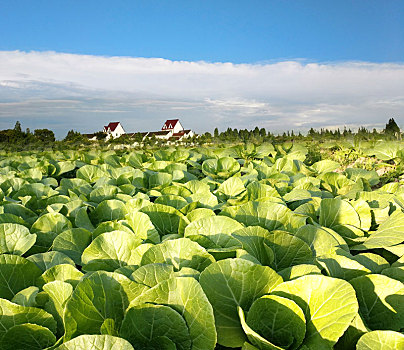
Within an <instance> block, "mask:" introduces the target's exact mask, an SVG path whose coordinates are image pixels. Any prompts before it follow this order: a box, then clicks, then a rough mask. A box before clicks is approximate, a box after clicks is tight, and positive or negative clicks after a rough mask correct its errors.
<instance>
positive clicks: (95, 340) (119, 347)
mask: <svg viewBox="0 0 404 350" xmlns="http://www.w3.org/2000/svg"><path fill="white" fill-rule="evenodd" d="M83 349H85V350H134V349H133V346H132V345H130V343H129V342H128V341H127V340H125V339H122V338H118V337H114V336H112V335H89V334H86V335H80V336H78V337H77V338H74V339H72V340H69V341H68V342H66V343H63V344H62V345H60V346H58V347H57V348H56V349H55V350H83Z"/></svg>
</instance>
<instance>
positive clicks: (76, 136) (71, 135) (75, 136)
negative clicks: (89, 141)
mask: <svg viewBox="0 0 404 350" xmlns="http://www.w3.org/2000/svg"><path fill="white" fill-rule="evenodd" d="M83 139H84V137H83V135H82V134H80V133H79V132H78V131H74V130H69V131H68V132H67V135H66V137H65V138H64V140H63V141H68V142H81V141H83Z"/></svg>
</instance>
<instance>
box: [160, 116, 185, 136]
mask: <svg viewBox="0 0 404 350" xmlns="http://www.w3.org/2000/svg"><path fill="white" fill-rule="evenodd" d="M161 130H163V131H167V130H170V131H171V130H172V132H173V134H175V133H178V132H180V131H182V130H184V128H183V126H182V125H181V123H180V120H179V119H169V120H166V122H165V123H164V125H163V127H162V128H161Z"/></svg>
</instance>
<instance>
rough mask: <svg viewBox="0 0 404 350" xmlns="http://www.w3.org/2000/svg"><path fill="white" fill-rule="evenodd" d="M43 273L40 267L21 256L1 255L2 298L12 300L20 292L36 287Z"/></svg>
mask: <svg viewBox="0 0 404 350" xmlns="http://www.w3.org/2000/svg"><path fill="white" fill-rule="evenodd" d="M41 273H42V272H41V270H40V269H39V267H38V266H36V265H35V264H34V263H33V262H31V261H29V260H27V259H25V258H23V257H21V256H18V255H9V254H2V255H0V298H5V299H9V300H11V299H12V298H13V297H14V296H15V295H16V294H17V293H18V292H19V291H21V290H23V289H25V288H27V287H30V286H34V285H35V282H36V279H37V278H38V277H39V276H40V275H41Z"/></svg>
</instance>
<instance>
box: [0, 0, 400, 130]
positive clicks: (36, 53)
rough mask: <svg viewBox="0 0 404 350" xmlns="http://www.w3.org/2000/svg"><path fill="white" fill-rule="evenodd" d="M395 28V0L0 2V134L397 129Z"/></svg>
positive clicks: (397, 17)
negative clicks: (174, 126)
mask: <svg viewBox="0 0 404 350" xmlns="http://www.w3.org/2000/svg"><path fill="white" fill-rule="evenodd" d="M402 18H404V1H372V0H368V1H354V0H352V1H343V0H338V1H324V0H322V1H320V0H317V1H308V0H301V1H270V0H268V1H258V0H250V1H238V0H233V1H227V0H226V1H220V0H216V1H211V0H204V1H192V0H187V1H175V0H171V1H162V0H160V1H157V0H148V1H119V0H117V1H114V2H112V1H104V0H98V1H92V0H86V1H66V0H64V1H61V0H52V1H51V0H48V1H46V0H37V1H32V0H31V1H19V0H3V1H1V2H0V128H7V127H12V126H13V125H11V126H10V125H9V124H13V123H15V120H16V118H18V119H19V120H20V121H21V122H22V123H23V127H24V126H26V127H30V128H39V127H46V126H48V127H52V128H53V129H54V130H55V131H56V133H57V135H59V137H61V136H63V135H64V134H66V132H67V130H68V129H71V128H74V129H76V130H80V131H83V132H84V131H86V132H90V131H93V130H92V128H94V127H95V125H98V124H99V125H100V128H101V127H102V125H104V123H105V122H108V121H109V120H121V121H122V122H123V124H124V126H125V125H126V128H127V129H130V131H132V130H135V129H136V130H138V129H142V130H143V129H144V130H146V129H150V128H151V129H153V128H159V127H160V126H161V124H162V123H163V121H164V120H163V119H165V118H166V117H167V118H169V117H170V118H171V117H180V118H182V119H183V120H185V121H186V124H187V125H186V127H190V128H194V129H196V130H197V131H199V132H202V131H211V130H213V128H214V127H215V126H218V127H219V129H225V128H227V127H228V126H231V127H238V128H241V127H242V128H244V127H247V128H250V127H251V128H252V127H255V125H258V126H261V127H262V126H263V127H267V128H268V129H273V131H282V130H285V129H292V128H294V129H301V130H307V129H308V128H310V127H311V126H314V127H327V126H328V127H337V126H341V125H352V126H353V127H354V126H358V125H368V126H369V127H371V126H376V127H382V126H383V124H384V123H385V122H386V121H387V120H388V118H389V117H392V116H394V117H395V118H396V120H397V121H398V122H399V123H401V122H403V123H404V111H403V106H404V83H403V81H404V79H403V78H404V62H403V61H404V21H403V20H402ZM226 62H227V64H225V63H226ZM66 120H68V121H69V122H66ZM201 120H204V121H205V122H204V123H202V122H201ZM298 120H299V121H298ZM302 120H303V121H304V122H302Z"/></svg>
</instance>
